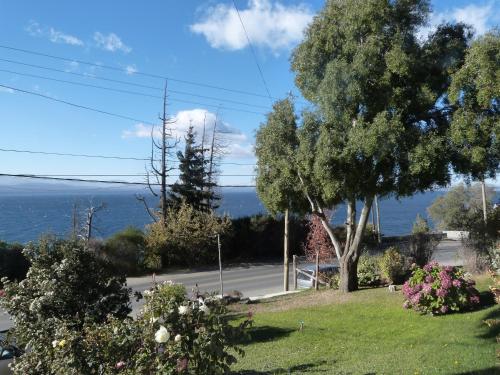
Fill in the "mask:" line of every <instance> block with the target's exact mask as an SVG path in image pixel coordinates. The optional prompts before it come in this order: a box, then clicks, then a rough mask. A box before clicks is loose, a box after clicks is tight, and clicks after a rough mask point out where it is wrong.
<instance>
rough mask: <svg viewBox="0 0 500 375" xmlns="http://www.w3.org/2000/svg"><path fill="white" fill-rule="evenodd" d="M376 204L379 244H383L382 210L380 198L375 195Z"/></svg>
mask: <svg viewBox="0 0 500 375" xmlns="http://www.w3.org/2000/svg"><path fill="white" fill-rule="evenodd" d="M374 203H375V209H376V211H377V242H378V243H379V244H381V243H382V233H381V230H380V208H379V206H378V197H377V196H376V195H375V200H374Z"/></svg>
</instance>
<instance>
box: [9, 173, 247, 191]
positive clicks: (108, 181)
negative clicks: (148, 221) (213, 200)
mask: <svg viewBox="0 0 500 375" xmlns="http://www.w3.org/2000/svg"><path fill="white" fill-rule="evenodd" d="M0 177H17V178H29V179H37V180H51V181H70V182H85V183H87V182H88V183H99V184H117V185H139V186H147V185H148V183H147V182H135V181H115V180H94V179H92V180H88V179H82V178H62V177H47V176H42V175H33V174H11V173H0ZM149 185H151V186H159V185H160V184H156V183H151V184H149ZM168 186H172V184H168ZM217 187H233V188H238V187H255V185H217Z"/></svg>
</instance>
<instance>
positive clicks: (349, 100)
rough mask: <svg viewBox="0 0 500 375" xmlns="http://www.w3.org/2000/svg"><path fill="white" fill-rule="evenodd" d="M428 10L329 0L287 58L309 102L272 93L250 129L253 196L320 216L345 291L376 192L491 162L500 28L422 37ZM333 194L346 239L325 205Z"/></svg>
mask: <svg viewBox="0 0 500 375" xmlns="http://www.w3.org/2000/svg"><path fill="white" fill-rule="evenodd" d="M429 12H430V4H429V1H427V0H404V1H403V0H398V1H391V2H387V1H369V2H367V1H362V0H356V1H348V2H346V1H339V0H329V1H327V2H326V4H325V7H324V9H323V10H322V11H321V12H320V13H319V14H318V15H317V16H316V17H315V18H314V20H313V21H312V23H311V24H310V26H309V27H308V29H307V30H306V32H305V39H304V40H303V42H302V43H301V44H300V45H299V46H298V47H297V48H296V49H295V51H294V52H293V55H292V59H291V61H292V64H291V65H292V70H293V71H294V72H295V74H296V79H295V82H296V84H297V87H298V88H299V89H300V91H301V93H302V95H303V96H304V97H305V98H306V99H308V100H309V101H310V102H311V103H312V104H313V109H312V110H309V111H304V112H303V113H302V114H301V116H300V118H299V116H297V114H296V110H295V108H294V100H293V98H291V97H290V98H286V99H284V100H280V101H278V102H276V103H275V105H274V107H273V110H272V112H271V113H270V114H269V115H268V117H267V121H266V122H265V123H263V124H262V125H261V127H260V129H259V130H258V133H257V138H256V154H257V157H258V164H257V191H258V194H259V196H260V198H261V199H262V201H263V202H264V204H265V205H266V207H267V208H268V209H269V210H270V211H271V212H273V213H277V212H281V213H285V215H286V214H287V213H288V211H293V212H298V213H304V212H309V213H311V214H313V215H315V216H316V217H317V218H319V220H320V221H321V224H322V226H323V227H324V228H325V230H326V232H327V233H328V236H329V239H330V241H331V243H332V246H333V248H334V250H335V254H336V256H337V258H338V259H339V262H340V289H341V290H342V291H344V292H349V291H353V290H355V289H357V286H358V281H357V272H356V270H357V263H358V259H359V256H360V251H361V246H360V245H361V241H362V236H363V233H364V231H365V227H366V225H367V221H368V216H369V213H370V210H371V208H372V203H373V201H374V199H375V197H377V196H378V197H387V196H396V197H403V196H410V195H412V194H414V193H416V192H420V191H425V190H427V189H430V188H434V187H436V186H446V185H447V184H448V183H449V182H450V174H451V168H450V167H453V168H454V170H455V171H456V172H458V173H461V174H463V175H465V176H466V177H468V178H470V179H479V180H484V179H485V178H487V177H495V176H496V173H497V170H498V165H499V143H498V139H499V135H500V123H499V117H498V115H499V107H498V106H499V97H500V79H499V76H500V32H499V31H498V30H493V31H490V32H489V33H487V34H486V35H484V36H481V37H479V38H477V39H475V40H472V36H473V35H472V31H471V28H470V27H469V26H467V25H464V24H460V23H459V24H442V25H440V26H438V27H437V29H436V30H435V31H434V32H433V33H432V34H431V35H429V36H428V38H427V39H425V40H420V39H419V37H418V31H419V29H420V28H421V27H423V26H424V25H425V24H426V23H427V22H428V19H429ZM360 201H361V202H362V207H361V212H360V215H359V219H357V217H358V215H357V212H358V207H357V206H358V204H357V202H360ZM340 203H345V204H346V206H347V218H346V221H345V223H346V224H345V226H346V237H345V239H343V240H340V239H339V237H338V235H337V234H336V233H335V231H334V228H333V225H332V222H331V220H330V217H329V215H328V212H329V211H330V210H334V209H335V206H337V205H339V204H340ZM285 241H286V235H285ZM286 258H287V257H286V246H285V263H286ZM285 278H286V276H285Z"/></svg>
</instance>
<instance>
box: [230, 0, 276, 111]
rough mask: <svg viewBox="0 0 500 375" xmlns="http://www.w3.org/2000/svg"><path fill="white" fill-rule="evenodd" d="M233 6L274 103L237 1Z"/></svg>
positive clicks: (271, 98) (268, 93)
mask: <svg viewBox="0 0 500 375" xmlns="http://www.w3.org/2000/svg"><path fill="white" fill-rule="evenodd" d="M233 5H234V9H236V13H237V14H238V18H239V19H240V23H241V27H242V28H243V32H244V33H245V36H246V38H247V42H248V45H249V47H250V50H251V51H252V55H253V58H254V60H255V65H257V69H258V70H259V74H260V78H261V79H262V83H263V84H264V87H265V88H266V92H267V95H268V96H269V99H270V100H271V102H272V101H273V97H272V96H271V91H269V87H268V86H267V82H266V79H265V78H264V73H263V72H262V68H261V67H260V64H259V59H258V58H257V54H256V53H255V50H254V48H253V45H252V41H251V40H250V37H249V36H248V33H247V29H246V27H245V24H244V23H243V19H242V18H241V14H240V11H239V10H238V7H237V6H236V1H235V0H233Z"/></svg>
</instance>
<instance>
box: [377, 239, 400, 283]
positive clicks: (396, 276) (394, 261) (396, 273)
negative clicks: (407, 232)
mask: <svg viewBox="0 0 500 375" xmlns="http://www.w3.org/2000/svg"><path fill="white" fill-rule="evenodd" d="M378 264H379V267H380V273H381V275H382V278H384V279H385V280H386V281H387V282H389V283H390V284H396V283H401V282H402V281H403V279H404V276H405V260H404V257H403V255H401V253H400V251H399V249H398V248H397V247H394V246H391V247H389V248H388V249H387V250H386V251H385V252H384V254H383V255H382V256H381V257H380V258H379V262H378Z"/></svg>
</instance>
